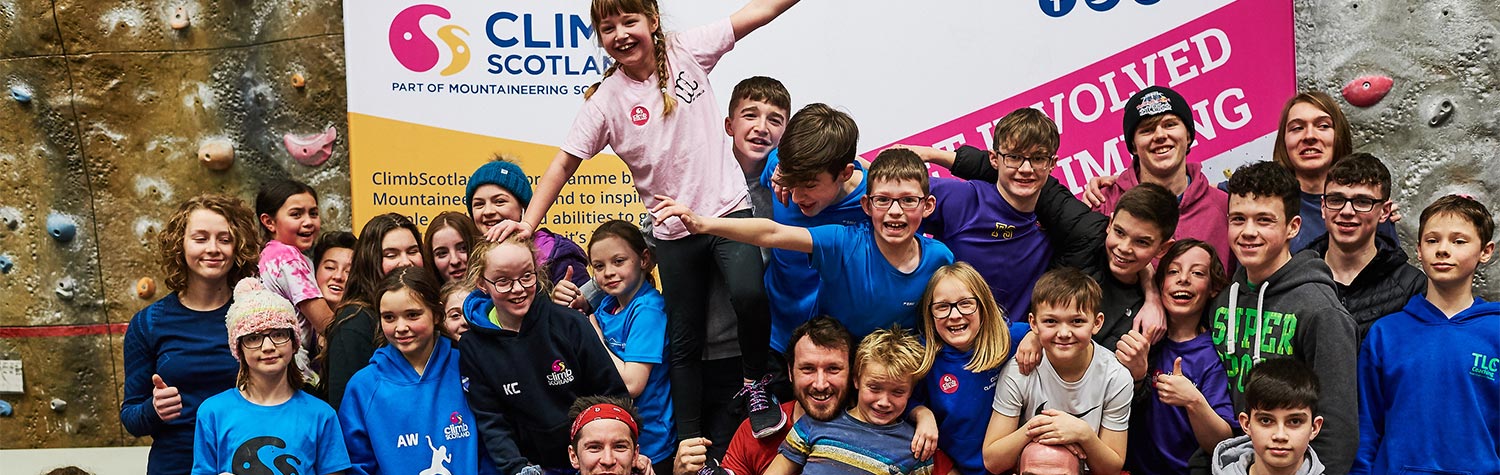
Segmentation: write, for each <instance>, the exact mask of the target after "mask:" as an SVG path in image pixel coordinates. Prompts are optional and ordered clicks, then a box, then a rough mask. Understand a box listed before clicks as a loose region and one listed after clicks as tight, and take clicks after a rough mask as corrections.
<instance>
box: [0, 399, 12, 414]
mask: <svg viewBox="0 0 1500 475" xmlns="http://www.w3.org/2000/svg"><path fill="white" fill-rule="evenodd" d="M12 412H14V411H13V410H11V408H10V403H8V402H5V401H0V417H10V415H11V413H12Z"/></svg>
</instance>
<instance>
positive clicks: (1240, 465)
mask: <svg viewBox="0 0 1500 475" xmlns="http://www.w3.org/2000/svg"><path fill="white" fill-rule="evenodd" d="M1313 440H1318V439H1313ZM1254 462H1255V446H1254V445H1252V444H1251V443H1250V436H1248V435H1242V436H1239V437H1235V438H1232V439H1229V440H1226V441H1223V442H1219V445H1218V446H1217V447H1214V468H1213V470H1214V471H1213V473H1214V475H1246V474H1248V473H1250V464H1251V463H1254ZM1323 471H1324V470H1323V462H1321V461H1319V460H1318V452H1317V451H1316V450H1313V448H1312V447H1308V448H1307V456H1306V457H1304V458H1303V459H1302V466H1301V467H1298V468H1297V475H1323Z"/></svg>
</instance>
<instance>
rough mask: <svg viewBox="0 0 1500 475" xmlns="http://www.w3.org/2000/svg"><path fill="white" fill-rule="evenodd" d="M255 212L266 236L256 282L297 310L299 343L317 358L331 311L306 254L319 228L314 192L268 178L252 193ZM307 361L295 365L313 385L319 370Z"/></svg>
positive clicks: (280, 179) (306, 187)
mask: <svg viewBox="0 0 1500 475" xmlns="http://www.w3.org/2000/svg"><path fill="white" fill-rule="evenodd" d="M255 214H256V216H257V217H258V218H259V220H260V225H261V227H262V228H263V229H264V230H265V235H266V238H267V239H266V247H265V248H264V249H261V251H260V263H259V264H260V265H259V267H260V279H261V281H262V283H263V284H265V287H266V289H267V290H270V291H271V292H272V293H275V294H276V295H280V296H281V297H282V298H284V299H286V300H287V301H289V302H291V303H292V305H293V306H295V307H296V308H297V322H298V324H299V326H300V328H301V330H302V331H301V332H299V334H301V335H302V341H300V342H299V345H301V347H302V348H304V349H306V350H307V356H310V357H316V356H317V355H318V354H319V353H320V349H321V348H320V345H319V344H318V337H319V336H321V335H323V334H324V333H325V332H326V331H327V329H328V324H330V323H333V310H332V309H331V308H329V305H328V302H327V301H325V300H323V291H322V289H320V288H318V280H317V277H316V274H314V272H313V263H312V260H311V259H308V257H307V255H306V254H304V253H305V252H307V250H308V249H312V247H313V244H315V243H316V242H317V240H318V232H319V231H320V230H321V229H322V228H323V221H322V218H321V217H320V213H319V210H318V192H317V190H314V189H312V187H310V186H307V184H306V183H302V182H300V181H296V180H290V179H285V178H277V179H272V180H270V181H267V182H266V183H263V184H261V187H260V191H259V192H257V193H256V195H255ZM293 353H297V352H293ZM297 354H299V355H300V353H297ZM309 363H310V362H309V361H301V360H299V361H297V367H298V369H300V370H302V372H303V373H304V374H306V375H308V376H309V381H311V382H312V383H313V384H314V385H316V384H317V383H318V381H319V377H318V376H319V375H320V374H321V369H320V368H317V367H312V366H309Z"/></svg>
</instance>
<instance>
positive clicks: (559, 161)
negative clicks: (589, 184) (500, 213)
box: [501, 150, 583, 239]
mask: <svg viewBox="0 0 1500 475" xmlns="http://www.w3.org/2000/svg"><path fill="white" fill-rule="evenodd" d="M582 164H583V158H580V157H575V156H573V155H572V154H570V153H568V152H564V151H562V150H558V151H557V155H555V156H553V157H552V164H550V165H547V171H546V172H545V173H543V174H542V177H541V179H538V180H537V182H536V189H534V190H532V193H531V203H530V204H529V205H528V206H527V207H526V215H525V216H524V217H522V218H521V220H522V221H524V222H525V225H526V226H527V227H526V228H525V229H524V231H523V232H530V231H531V230H533V229H537V227H538V226H541V224H542V218H544V217H546V216H547V210H549V209H552V203H553V202H554V201H557V194H558V193H560V192H562V187H563V184H566V183H567V182H568V179H569V178H573V174H574V173H578V166H579V165H582ZM501 224H502V225H503V224H505V223H501ZM502 239H503V238H502Z"/></svg>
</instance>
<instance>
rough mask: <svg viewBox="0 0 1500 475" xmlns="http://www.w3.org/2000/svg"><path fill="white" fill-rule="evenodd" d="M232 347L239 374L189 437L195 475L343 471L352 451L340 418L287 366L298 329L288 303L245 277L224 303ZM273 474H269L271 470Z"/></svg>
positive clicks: (209, 403) (202, 411)
mask: <svg viewBox="0 0 1500 475" xmlns="http://www.w3.org/2000/svg"><path fill="white" fill-rule="evenodd" d="M225 326H226V327H228V330H229V332H228V334H229V347H230V349H231V350H232V351H233V353H234V358H235V359H236V360H239V363H240V369H239V377H238V381H237V382H236V383H235V387H234V388H232V389H230V390H228V391H224V392H222V393H219V394H218V395H215V396H213V397H210V398H208V400H206V401H203V406H202V407H200V408H199V409H198V423H197V427H196V430H195V433H194V436H193V472H192V473H193V474H194V475H219V474H223V473H276V472H280V473H293V472H295V473H306V474H320V475H327V474H334V473H343V472H344V471H345V470H348V469H349V468H350V465H349V453H348V452H347V451H346V450H345V449H344V435H343V431H342V430H340V428H339V420H338V416H336V415H335V414H334V412H333V409H332V408H329V407H328V404H326V403H324V402H323V401H319V400H318V399H317V398H315V397H313V396H311V395H309V394H307V393H305V392H302V391H301V389H302V384H303V382H302V374H301V373H302V371H301V370H299V369H297V366H296V365H294V364H291V362H292V358H293V355H294V354H296V353H305V352H306V351H307V350H306V349H305V348H298V346H297V343H296V342H297V341H301V340H300V338H301V336H302V335H301V334H300V333H301V331H302V330H301V329H300V328H301V327H300V326H299V325H298V324H297V310H296V309H295V308H293V307H292V304H291V303H290V302H287V301H286V299H283V298H281V296H280V295H277V294H275V293H273V292H271V291H269V290H267V289H266V288H265V286H263V285H261V283H260V281H259V280H256V279H254V278H247V279H243V280H240V282H239V283H238V284H236V285H235V286H234V303H233V304H230V305H229V315H228V320H227V321H226V322H225ZM273 470H274V472H273Z"/></svg>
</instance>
